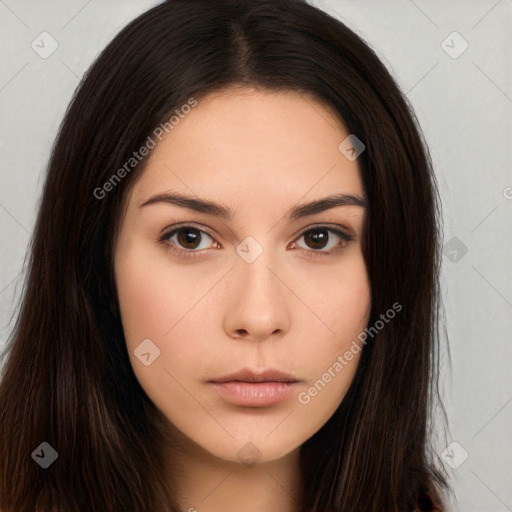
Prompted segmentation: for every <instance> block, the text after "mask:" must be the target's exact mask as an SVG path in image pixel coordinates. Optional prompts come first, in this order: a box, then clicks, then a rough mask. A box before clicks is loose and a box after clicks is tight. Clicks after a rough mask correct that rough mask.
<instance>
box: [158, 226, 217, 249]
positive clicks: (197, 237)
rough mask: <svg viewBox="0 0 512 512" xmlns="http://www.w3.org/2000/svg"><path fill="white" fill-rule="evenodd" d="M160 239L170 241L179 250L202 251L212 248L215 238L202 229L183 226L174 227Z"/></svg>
mask: <svg viewBox="0 0 512 512" xmlns="http://www.w3.org/2000/svg"><path fill="white" fill-rule="evenodd" d="M205 238H206V240H205ZM208 239H210V245H208ZM160 241H166V242H168V243H170V244H171V245H172V246H174V247H175V248H176V250H178V251H180V250H181V251H182V252H200V251H201V250H203V249H209V248H210V246H211V241H213V238H212V237H211V236H210V235H209V234H208V233H206V232H205V231H203V230H202V229H199V228H196V227H194V226H183V227H180V228H177V229H174V230H173V231H171V232H170V233H167V234H164V235H163V236H162V237H161V238H160ZM204 241H206V244H205V243H203V242H204ZM201 245H202V246H201Z"/></svg>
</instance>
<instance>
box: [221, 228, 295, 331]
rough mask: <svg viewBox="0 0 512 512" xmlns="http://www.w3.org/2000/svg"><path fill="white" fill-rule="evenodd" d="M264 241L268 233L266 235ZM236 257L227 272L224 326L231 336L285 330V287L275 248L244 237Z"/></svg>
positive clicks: (286, 309)
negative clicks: (228, 272) (228, 275)
mask: <svg viewBox="0 0 512 512" xmlns="http://www.w3.org/2000/svg"><path fill="white" fill-rule="evenodd" d="M266 240H267V242H266V243H267V244H270V242H268V240H269V237H267V238H266ZM236 252H237V258H238V261H236V264H235V269H234V271H233V272H232V275H231V283H230V286H229V290H230V291H229V293H230V294H231V295H232V300H231V301H228V302H229V307H228V310H227V311H226V322H225V324H226V325H225V328H226V330H227V332H228V333H229V334H230V335H232V336H238V335H239V334H240V332H244V335H245V336H249V337H250V338H254V339H264V338H266V337H268V336H270V335H271V334H272V333H275V332H281V331H283V332H284V331H287V330H288V329H289V324H290V311H289V303H288V297H287V294H286V287H285V286H284V285H283V283H282V282H281V281H280V279H279V278H278V277H277V275H276V274H279V271H278V270H276V269H278V268H279V265H278V262H277V258H276V253H277V252H276V251H275V250H274V249H273V248H272V247H270V245H268V246H267V247H264V245H263V244H261V243H259V242H258V241H256V239H255V238H253V237H247V238H246V239H245V240H244V241H242V243H240V245H239V246H238V247H237V249H236Z"/></svg>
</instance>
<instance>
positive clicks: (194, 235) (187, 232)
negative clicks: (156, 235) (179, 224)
mask: <svg viewBox="0 0 512 512" xmlns="http://www.w3.org/2000/svg"><path fill="white" fill-rule="evenodd" d="M176 233H177V234H178V238H177V240H178V243H179V244H180V245H181V246H182V247H184V248H185V249H197V246H198V243H199V242H200V241H201V232H200V231H199V229H196V228H181V229H179V230H178V231H177V232H176Z"/></svg>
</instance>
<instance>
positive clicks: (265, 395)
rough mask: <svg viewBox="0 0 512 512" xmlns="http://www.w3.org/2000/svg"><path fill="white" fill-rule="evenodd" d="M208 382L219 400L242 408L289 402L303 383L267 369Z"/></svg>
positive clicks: (247, 371)
mask: <svg viewBox="0 0 512 512" xmlns="http://www.w3.org/2000/svg"><path fill="white" fill-rule="evenodd" d="M209 383H210V384H211V385H212V386H213V387H214V389H215V390H216V391H217V392H218V393H219V395H220V397H221V398H222V399H223V400H224V401H226V402H228V403H230V404H232V405H236V406H240V407H270V406H272V405H276V404H278V403H280V402H283V401H284V400H286V399H288V398H289V397H290V396H291V395H292V394H293V393H294V391H295V390H296V387H297V385H298V384H299V383H300V381H299V380H298V379H296V378H295V377H294V376H293V375H291V374H288V373H285V372H282V371H279V370H273V369H271V370H266V371H264V372H260V373H257V372H254V371H252V370H249V369H243V370H240V371H238V372H235V373H232V374H230V375H225V376H223V377H219V378H216V379H212V380H210V381H209Z"/></svg>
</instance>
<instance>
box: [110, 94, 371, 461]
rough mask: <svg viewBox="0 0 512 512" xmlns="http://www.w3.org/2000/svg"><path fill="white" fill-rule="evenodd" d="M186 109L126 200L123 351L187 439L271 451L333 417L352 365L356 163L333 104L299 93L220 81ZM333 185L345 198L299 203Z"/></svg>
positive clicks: (360, 268) (359, 314) (362, 281)
mask: <svg viewBox="0 0 512 512" xmlns="http://www.w3.org/2000/svg"><path fill="white" fill-rule="evenodd" d="M190 110H191V111H190V112H189V113H187V114H186V115H184V114H182V116H180V118H179V122H177V123H174V124H173V125H172V126H173V127H172V129H169V133H168V134H165V131H164V135H165V137H162V140H161V141H160V142H159V143H158V144H157V146H156V147H155V148H154V149H153V150H152V153H151V154H150V157H149V160H148V162H147V167H146V169H145V170H144V173H143V174H142V176H141V178H140V179H139V180H138V181H137V182H136V184H135V186H134V187H133V189H132V190H131V193H130V194H129V196H128V198H127V208H126V213H125V216H124V218H123V219H122V224H121V228H120V232H119V237H118V240H117V243H116V248H115V275H116V282H117V288H118V297H119V304H120V310H121V316H122V322H123V328H124V332H125V337H126V343H127V347H128V352H129V354H130V360H131V364H132V367H133V371H134V372H135V375H136V377H137V379H138V381H139V382H140V384H141V386H142V388H143V389H144V390H145V392H146V394H147V395H148V397H149V398H150V399H151V400H152V402H153V403H154V404H155V405H156V407H157V408H158V409H159V410H160V411H161V412H162V413H163V414H164V415H165V417H166V418H167V419H168V420H169V422H170V427H171V431H174V432H175V433H176V435H179V436H181V438H182V439H183V440H185V441H186V442H187V443H189V445H190V446H193V447H194V448H195V449H197V448H199V449H203V450H206V451H207V452H208V453H210V454H212V455H215V456H218V457H220V458H222V459H225V460H230V461H234V462H237V461H238V462H244V463H246V464H252V463H254V462H258V461H261V462H265V461H271V460H274V459H277V458H280V457H283V456H285V455H287V454H289V453H290V452H292V450H294V449H296V448H298V447H299V446H300V445H301V444H302V443H304V442H305V441H306V440H307V439H308V438H310V437H311V436H312V435H313V434H315V432H317V431H318V430H319V429H320V428H321V427H322V426H323V425H324V424H325V423H326V422H327V420H328V419H329V418H330V417H331V416H332V414H333V413H334V411H335V410H336V408H337V407H338V406H339V404H340V402H341V401H342V399H343V397H344V395H345V393H346V391H347V388H348V386H349V384H350V382H351V380H352V378H353V375H354V372H355V369H356V366H357V362H358V359H359V353H357V351H356V350H352V352H351V353H352V355H353V357H352V359H350V360H349V359H348V358H346V357H344V354H345V353H346V352H347V351H349V349H350V348H351V347H354V340H355V341H357V336H358V334H359V333H360V332H361V331H363V330H364V329H365V327H366V324H367V321H368V315H369V306H370V286H369V282H368V277H367V272H366V268H365V264H364V261H363V255H362V251H361V235H362V228H363V222H364V216H365V209H364V205H363V206H361V205H359V204H357V202H358V201H357V199H356V198H363V196H364V193H363V187H362V183H361V179H360V176H359V171H358V166H357V160H355V159H354V158H347V156H345V155H351V153H350V152H349V153H347V152H345V151H344V150H343V148H345V145H342V148H341V149H339V145H340V143H342V142H343V141H344V140H345V139H346V138H347V136H348V135H349V133H348V132H347V131H346V129H345V128H344V127H343V125H342V124H341V122H340V121H339V120H338V119H337V118H336V117H335V116H334V115H333V113H331V111H330V110H328V109H327V108H326V107H324V106H322V104H320V103H318V102H316V101H313V100H312V99H311V98H309V97H306V96H304V95H301V94H299V93H296V92H279V93H271V92H258V91H255V90H253V89H234V88H230V89H228V90H224V91H223V92H222V93H216V94H212V95H210V96H208V97H206V98H205V99H203V100H202V101H200V102H199V103H198V104H197V106H195V107H194V108H192V109H190ZM184 111H185V110H183V112H184ZM186 111H187V112H188V109H186ZM175 121H176V120H175ZM153 138H155V137H153ZM155 140H158V139H155ZM345 144H346V143H345ZM342 150H343V151H342ZM166 194H168V195H177V194H179V195H181V196H187V197H190V198H191V201H182V203H181V206H180V205H179V204H176V202H175V201H173V200H172V199H171V198H167V200H166V199H165V195H166ZM333 195H340V196H341V195H343V196H348V200H347V201H345V203H349V204H344V205H343V204H342V205H339V204H338V205H335V206H333V204H334V203H331V204H330V205H328V206H330V207H329V208H327V209H326V208H325V207H321V206H318V207H316V208H315V207H312V208H303V209H300V208H299V207H300V206H304V205H305V204H307V203H311V202H315V201H319V200H322V199H324V198H327V197H328V196H333ZM152 198H156V199H153V200H152ZM345 199H347V197H345ZM192 200H193V201H194V202H192ZM202 201H208V204H209V206H208V205H207V206H201V205H202V203H201V202H202ZM342 202H343V201H342ZM350 203H353V204H350ZM213 204H215V205H219V206H221V208H222V209H218V208H216V207H215V208H214V207H213V206H212V205H213ZM186 205H188V206H187V207H185V206H186ZM324 206H325V205H324ZM199 210H201V211H199ZM291 212H293V215H292V214H291ZM221 213H224V214H226V215H225V216H223V215H221ZM337 230H338V231H339V232H340V234H338V232H337ZM341 359H343V361H344V363H343V364H342V363H340V360H341ZM336 363H338V364H336ZM340 367H341V368H340ZM236 374H238V375H236ZM258 376H259V377H262V376H263V377H265V378H266V380H267V382H248V381H250V380H251V377H253V380H257V377H258ZM287 380H288V381H289V380H292V381H293V382H283V381H287ZM220 381H225V382H224V383H221V382H220ZM120 385H122V383H120Z"/></svg>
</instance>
